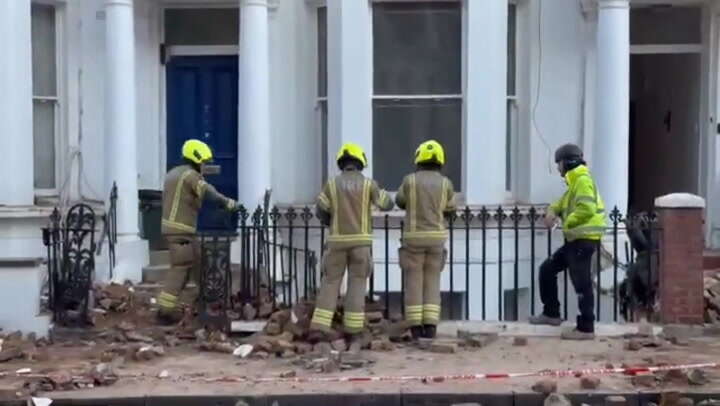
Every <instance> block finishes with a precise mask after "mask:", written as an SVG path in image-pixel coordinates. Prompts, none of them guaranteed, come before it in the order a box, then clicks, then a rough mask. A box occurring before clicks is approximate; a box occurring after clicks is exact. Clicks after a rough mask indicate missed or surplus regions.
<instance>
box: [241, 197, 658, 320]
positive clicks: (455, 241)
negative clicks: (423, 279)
mask: <svg viewBox="0 0 720 406" xmlns="http://www.w3.org/2000/svg"><path fill="white" fill-rule="evenodd" d="M543 216H544V208H537V207H534V206H528V207H523V208H521V207H513V208H510V209H507V208H504V207H494V208H489V207H481V208H477V209H475V208H470V207H465V208H464V209H462V210H459V211H458V212H456V213H455V214H453V215H451V216H450V217H449V218H448V229H449V230H450V238H449V241H448V243H447V245H446V247H447V250H448V261H447V264H446V268H445V272H444V273H443V284H442V288H443V292H444V293H443V301H444V303H443V309H444V310H443V317H444V318H447V319H476V320H522V319H523V318H525V317H527V316H528V315H532V314H536V313H537V311H538V310H539V306H540V302H539V293H538V284H537V270H538V267H539V265H540V264H541V263H542V261H543V260H544V259H545V258H547V257H548V256H549V255H551V254H552V252H553V251H554V250H555V249H557V248H559V247H560V246H561V245H562V243H563V237H562V233H561V231H560V230H548V229H547V228H546V227H545V226H544V224H543V222H542V219H543ZM266 218H267V219H269V220H264V219H266ZM374 229H375V231H374V236H375V238H374V241H373V252H374V272H373V275H372V277H371V278H370V279H369V282H368V300H370V301H375V300H379V301H380V302H381V304H383V305H384V308H385V313H386V315H388V316H389V315H391V314H393V313H401V312H402V311H403V306H402V299H403V286H404V283H403V275H402V272H401V270H400V268H399V265H398V261H397V248H399V241H400V238H401V237H402V233H403V229H404V220H403V217H402V213H400V212H397V213H391V214H385V215H379V216H376V217H375V218H374ZM657 231H658V224H657V220H656V218H655V216H654V215H648V214H637V215H631V216H629V217H625V216H623V215H622V214H621V213H620V212H619V211H618V210H617V209H615V210H613V211H612V212H610V213H609V216H608V227H607V232H606V235H605V238H604V239H603V242H602V243H598V251H597V252H598V254H596V256H595V261H594V270H593V272H594V274H593V278H594V284H595V288H596V290H597V294H596V296H597V298H596V300H597V303H596V313H597V317H598V319H600V320H603V321H619V320H620V315H621V314H622V315H624V316H625V318H626V319H628V318H630V314H631V313H632V312H633V311H634V310H638V309H640V308H643V309H645V308H651V307H652V305H653V304H654V301H655V300H654V294H655V286H656V283H657V282H656V281H657V276H656V274H657V267H658V262H657V258H658V255H657V235H658V233H657ZM637 233H639V234H641V235H642V236H643V237H644V239H645V243H644V245H643V244H641V243H638V240H637V238H636V234H637ZM326 238H327V230H326V229H325V227H323V226H322V224H321V223H320V221H319V220H318V219H317V218H316V217H315V215H314V214H313V211H312V209H311V208H310V207H304V208H301V209H296V208H292V207H290V208H286V209H280V208H277V207H274V208H272V209H270V210H269V213H266V212H265V210H263V208H260V207H258V208H257V209H256V210H255V211H254V212H252V213H250V212H248V211H247V210H245V209H242V210H241V211H240V215H239V226H238V239H239V241H240V246H241V247H240V252H241V255H240V257H239V262H240V264H239V265H240V269H241V272H242V275H241V278H242V281H241V283H240V287H239V292H238V294H237V295H236V297H238V298H240V300H243V301H249V302H252V301H256V300H260V298H262V297H263V292H265V293H266V294H269V295H270V296H271V297H272V300H273V301H274V303H276V304H277V305H284V306H289V305H292V304H293V303H295V302H297V301H299V300H302V299H306V298H309V299H312V298H313V297H314V295H315V292H316V290H317V288H318V287H319V283H320V279H321V275H319V274H318V272H317V270H318V269H319V268H321V267H318V266H317V265H318V264H319V262H320V260H319V258H321V257H322V255H323V253H324V249H325V241H326ZM647 247H652V248H647ZM283 253H289V254H288V255H285V254H283ZM621 254H624V255H621ZM621 257H623V258H621ZM643 258H646V259H643ZM626 274H630V275H631V278H630V280H627V281H626V280H625V279H626V278H625V275H626ZM560 278H561V280H562V281H561V284H560V286H561V289H562V290H563V292H562V294H561V297H562V300H561V302H562V303H563V309H564V316H565V318H568V317H570V316H571V314H570V312H572V311H575V309H576V307H577V306H576V303H575V301H574V292H573V290H572V289H571V285H570V284H569V282H568V279H569V278H568V275H567V274H566V273H564V274H563V276H561V277H560ZM632 281H635V283H634V284H633V283H631V282H632ZM638 285H642V286H643V289H644V290H642V292H640V293H638V292H639V291H638V289H635V288H636V287H637V286H638ZM621 286H624V291H622V292H621V289H619V287H621ZM621 293H623V294H624V295H625V296H622V297H621V296H620V294H621ZM234 296H235V295H234ZM446 300H447V301H448V303H445V301H446Z"/></svg>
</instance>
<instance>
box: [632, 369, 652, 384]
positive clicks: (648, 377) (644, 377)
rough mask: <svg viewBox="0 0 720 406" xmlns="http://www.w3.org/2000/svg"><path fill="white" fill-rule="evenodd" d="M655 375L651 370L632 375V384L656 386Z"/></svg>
mask: <svg viewBox="0 0 720 406" xmlns="http://www.w3.org/2000/svg"><path fill="white" fill-rule="evenodd" d="M655 381H656V378H655V375H653V374H652V373H650V372H645V373H639V374H637V375H635V376H633V377H632V384H633V385H635V386H644V387H648V388H651V387H654V386H655Z"/></svg>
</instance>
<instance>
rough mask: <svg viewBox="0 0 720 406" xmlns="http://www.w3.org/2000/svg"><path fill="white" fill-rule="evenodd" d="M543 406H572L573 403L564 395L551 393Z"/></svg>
mask: <svg viewBox="0 0 720 406" xmlns="http://www.w3.org/2000/svg"><path fill="white" fill-rule="evenodd" d="M543 406H572V403H571V402H570V400H568V398H566V397H565V396H564V395H561V394H559V393H551V394H550V395H548V397H546V398H545V401H544V402H543Z"/></svg>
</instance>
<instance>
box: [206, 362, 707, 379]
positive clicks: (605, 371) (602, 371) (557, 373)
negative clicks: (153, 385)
mask: <svg viewBox="0 0 720 406" xmlns="http://www.w3.org/2000/svg"><path fill="white" fill-rule="evenodd" d="M718 367H720V363H717V362H707V363H701V364H681V365H667V366H654V367H628V368H595V369H592V368H591V369H578V370H554V371H553V370H543V371H536V372H515V373H494V374H492V373H484V374H458V375H398V376H392V375H386V376H307V377H293V378H280V377H264V378H263V377H259V378H252V377H247V376H242V377H239V376H238V377H233V376H225V377H217V378H195V379H192V381H201V382H254V383H328V382H411V381H419V382H444V381H474V380H490V379H510V378H527V377H558V378H560V377H568V376H576V377H579V376H584V375H611V374H625V375H636V374H639V373H650V372H661V371H671V370H679V369H702V368H718Z"/></svg>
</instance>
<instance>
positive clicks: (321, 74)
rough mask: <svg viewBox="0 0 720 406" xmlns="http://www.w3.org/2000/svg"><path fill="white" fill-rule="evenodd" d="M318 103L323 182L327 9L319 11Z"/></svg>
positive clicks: (324, 177) (325, 169)
mask: <svg viewBox="0 0 720 406" xmlns="http://www.w3.org/2000/svg"><path fill="white" fill-rule="evenodd" d="M317 34H318V35H317V54H318V61H317V62H318V68H317V72H318V77H317V81H318V88H317V95H318V103H317V109H318V110H319V114H320V116H319V119H320V148H322V151H321V153H320V157H321V159H322V181H323V184H324V183H325V181H327V177H328V103H327V7H319V8H318V9H317Z"/></svg>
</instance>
